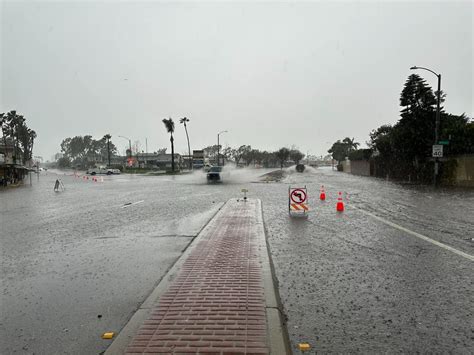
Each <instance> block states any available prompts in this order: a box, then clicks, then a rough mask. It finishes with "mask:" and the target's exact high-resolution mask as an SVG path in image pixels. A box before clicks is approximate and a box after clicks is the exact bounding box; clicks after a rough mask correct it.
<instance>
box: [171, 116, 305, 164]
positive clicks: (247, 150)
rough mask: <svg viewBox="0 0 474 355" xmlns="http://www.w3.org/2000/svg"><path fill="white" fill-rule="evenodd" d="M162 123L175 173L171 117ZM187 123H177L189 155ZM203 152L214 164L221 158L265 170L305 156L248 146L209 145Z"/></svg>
mask: <svg viewBox="0 0 474 355" xmlns="http://www.w3.org/2000/svg"><path fill="white" fill-rule="evenodd" d="M162 122H163V124H164V126H165V129H166V131H167V132H168V133H169V134H170V144H171V170H172V171H175V164H174V137H173V134H174V131H175V124H174V121H173V119H172V118H171V117H170V118H164V119H163V120H162ZM187 122H189V119H188V118H186V117H183V118H181V119H180V120H179V123H181V124H183V126H184V129H185V131H186V139H187V142H188V154H189V155H191V148H190V143H189V135H188V129H187ZM204 151H205V152H206V154H207V156H208V157H209V158H210V159H213V160H215V161H216V162H217V161H218V158H219V157H221V158H222V157H223V158H224V159H227V160H233V161H234V162H235V164H236V165H237V166H238V165H239V164H240V163H241V162H244V164H245V165H246V166H249V165H250V164H252V163H253V164H258V165H260V166H263V167H266V168H272V167H276V166H279V167H280V168H283V166H285V164H286V162H287V161H288V160H289V159H290V160H292V161H293V162H294V163H295V164H298V163H299V162H300V161H301V160H302V159H303V158H304V156H305V155H304V154H303V153H301V152H300V151H299V150H298V149H296V148H292V149H288V148H286V147H283V148H280V149H279V150H277V151H274V152H268V151H260V150H258V149H253V148H252V147H251V146H250V145H241V146H240V147H239V148H235V149H234V148H230V147H226V148H224V149H222V145H217V144H215V145H211V146H208V147H206V148H204Z"/></svg>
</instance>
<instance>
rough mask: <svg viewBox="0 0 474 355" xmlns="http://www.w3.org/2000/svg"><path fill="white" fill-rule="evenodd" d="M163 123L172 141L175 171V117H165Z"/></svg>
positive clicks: (172, 157)
mask: <svg viewBox="0 0 474 355" xmlns="http://www.w3.org/2000/svg"><path fill="white" fill-rule="evenodd" d="M163 123H164V125H165V128H166V131H167V132H168V133H169V134H170V136H171V137H170V142H171V171H172V172H173V173H174V138H173V133H174V122H173V119H172V118H171V117H170V118H168V119H166V118H163Z"/></svg>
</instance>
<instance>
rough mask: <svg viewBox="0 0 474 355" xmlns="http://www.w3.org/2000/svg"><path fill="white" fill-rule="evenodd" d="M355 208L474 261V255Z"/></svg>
mask: <svg viewBox="0 0 474 355" xmlns="http://www.w3.org/2000/svg"><path fill="white" fill-rule="evenodd" d="M353 208H355V209H356V210H359V211H361V212H362V213H365V214H366V215H369V216H371V217H373V218H375V219H376V220H378V221H380V222H382V223H385V224H387V225H389V226H391V227H393V228H396V229H398V230H401V231H403V232H405V233H408V234H410V235H412V236H414V237H417V238H420V239H423V240H424V241H426V242H429V243H431V244H434V245H436V246H438V247H440V248H443V249H446V250H449V251H450V252H453V253H455V254H458V255H460V256H462V257H464V258H466V259H468V260H471V261H474V255H470V254H467V253H464V252H462V251H460V250H457V249H454V248H453V247H450V246H449V245H446V244H443V243H440V242H438V241H436V240H434V239H431V238H428V237H426V236H424V235H423V234H420V233H417V232H413V231H411V230H409V229H407V228H405V227H402V226H400V225H398V224H396V223H393V222H390V221H387V220H386V219H384V218H382V217H379V216H376V215H375V214H373V213H370V212H367V211H364V210H362V209H360V208H357V207H353Z"/></svg>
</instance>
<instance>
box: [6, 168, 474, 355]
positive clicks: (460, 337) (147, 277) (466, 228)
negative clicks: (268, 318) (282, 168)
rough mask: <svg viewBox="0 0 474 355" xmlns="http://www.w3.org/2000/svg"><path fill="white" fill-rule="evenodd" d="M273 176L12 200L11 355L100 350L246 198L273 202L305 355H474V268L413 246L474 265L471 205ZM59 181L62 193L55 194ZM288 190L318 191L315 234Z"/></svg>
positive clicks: (342, 179) (316, 174)
mask: <svg viewBox="0 0 474 355" xmlns="http://www.w3.org/2000/svg"><path fill="white" fill-rule="evenodd" d="M262 172H263V171H255V170H254V171H246V170H237V171H233V172H231V174H230V175H229V176H227V177H225V180H224V183H223V184H216V185H207V184H206V182H205V178H204V176H202V175H200V174H197V173H196V174H193V175H186V176H176V177H171V176H159V177H155V176H139V175H122V176H105V177H104V182H92V181H90V180H89V181H85V180H83V179H78V178H75V177H74V176H70V175H56V174H54V173H52V172H45V173H42V174H41V175H40V177H39V179H37V178H36V177H34V178H33V179H32V185H31V186H29V185H28V184H27V185H26V186H24V187H20V188H16V189H8V190H6V191H1V192H0V225H1V228H0V237H1V239H0V242H1V254H2V255H1V257H2V261H1V263H2V264H1V280H2V293H1V304H0V306H1V320H0V322H1V323H0V329H1V336H0V347H1V349H2V351H1V353H2V354H3V353H6V354H11V353H19V354H33V353H35V354H98V353H101V352H102V351H104V350H105V349H106V348H107V346H108V345H109V344H110V340H103V339H101V338H100V336H101V334H102V333H103V332H106V331H116V332H118V331H120V329H121V328H122V327H123V326H124V325H125V324H126V322H127V321H128V319H129V318H130V317H131V315H132V314H133V313H134V311H135V310H136V309H137V308H138V305H140V304H141V303H142V302H143V301H144V299H145V298H146V297H147V296H148V294H149V293H150V292H151V291H152V290H153V288H154V287H155V286H156V284H157V283H158V282H159V280H160V279H161V277H163V275H164V274H165V273H166V271H167V270H168V269H169V268H170V267H171V265H172V264H173V263H174V262H175V261H176V259H177V258H178V257H179V256H180V255H181V253H182V251H183V250H184V249H185V248H186V247H187V245H188V244H189V243H190V242H191V241H192V239H193V237H194V236H195V235H196V234H197V233H198V232H199V230H200V229H201V228H202V227H203V226H204V225H205V224H206V223H207V221H208V220H209V219H210V218H211V217H212V216H213V214H214V213H215V212H216V211H217V209H218V207H219V206H220V204H221V203H223V202H225V201H227V200H228V199H229V198H231V197H239V196H242V193H241V189H242V188H247V189H248V190H249V193H248V195H249V196H251V197H256V198H260V199H261V200H262V203H263V209H264V219H265V226H266V229H267V238H268V243H269V247H270V251H271V256H272V259H273V263H274V267H275V274H276V277H277V278H278V281H279V283H278V288H279V292H280V296H281V299H282V304H283V312H284V313H285V315H286V317H287V328H288V332H289V335H290V341H291V346H292V349H293V351H294V353H295V354H297V353H299V350H298V343H302V342H305V343H309V344H310V345H311V350H310V351H309V352H306V353H364V354H365V353H460V354H463V353H466V354H469V353H474V322H473V319H474V317H473V309H474V307H473V306H474V305H473V299H474V297H473V296H474V285H473V272H472V270H473V262H472V261H471V260H469V259H468V258H466V257H463V256H462V255H459V254H456V253H454V252H452V251H451V250H447V249H445V248H442V247H440V246H437V245H434V244H432V243H430V242H427V241H425V240H422V239H420V238H417V237H416V236H414V235H413V234H410V233H409V232H407V231H412V232H415V233H419V234H421V235H423V236H426V237H429V238H431V239H432V240H435V241H438V242H441V243H443V244H444V245H448V246H451V247H452V248H455V249H456V250H459V251H461V252H464V253H467V254H470V255H473V254H474V242H473V241H472V238H474V226H473V218H472V216H474V191H472V190H471V191H469V190H456V189H455V190H453V189H449V190H443V189H441V190H436V191H434V190H433V189H432V188H430V187H417V186H408V185H400V184H395V183H392V182H387V181H385V180H380V179H374V178H367V177H357V176H352V175H348V174H343V173H338V172H334V171H331V170H330V169H327V168H320V169H307V170H306V171H305V173H303V174H297V173H291V174H290V175H289V176H288V177H287V178H286V179H285V180H284V181H282V182H279V183H259V182H258V181H259V179H258V175H260V174H261V173H262ZM58 176H59V177H60V178H61V179H62V181H63V182H64V185H65V187H66V190H65V191H63V192H59V193H55V192H53V186H54V181H55V179H56V178H57V177H58ZM289 185H292V186H296V187H302V186H307V188H308V192H309V206H310V209H311V210H310V212H309V218H308V219H294V218H290V217H289V216H288V200H287V193H288V186H289ZM321 185H324V186H325V187H326V194H327V199H326V201H324V202H323V201H320V200H319V199H318V194H319V188H320V186H321ZM339 191H341V192H343V196H344V202H345V205H346V210H345V212H343V213H342V214H341V213H337V212H336V211H335V205H336V198H337V193H338V192H339ZM372 215H375V216H377V217H379V219H377V218H374V217H373V216H372ZM384 221H388V222H389V223H393V224H395V226H400V227H402V228H401V229H400V228H397V227H394V226H393V225H388V224H386V223H384Z"/></svg>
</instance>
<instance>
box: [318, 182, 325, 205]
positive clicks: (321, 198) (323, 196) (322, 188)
mask: <svg viewBox="0 0 474 355" xmlns="http://www.w3.org/2000/svg"><path fill="white" fill-rule="evenodd" d="M319 199H320V200H321V201H324V200H325V199H326V192H325V191H324V185H321V189H320V190H319Z"/></svg>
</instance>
